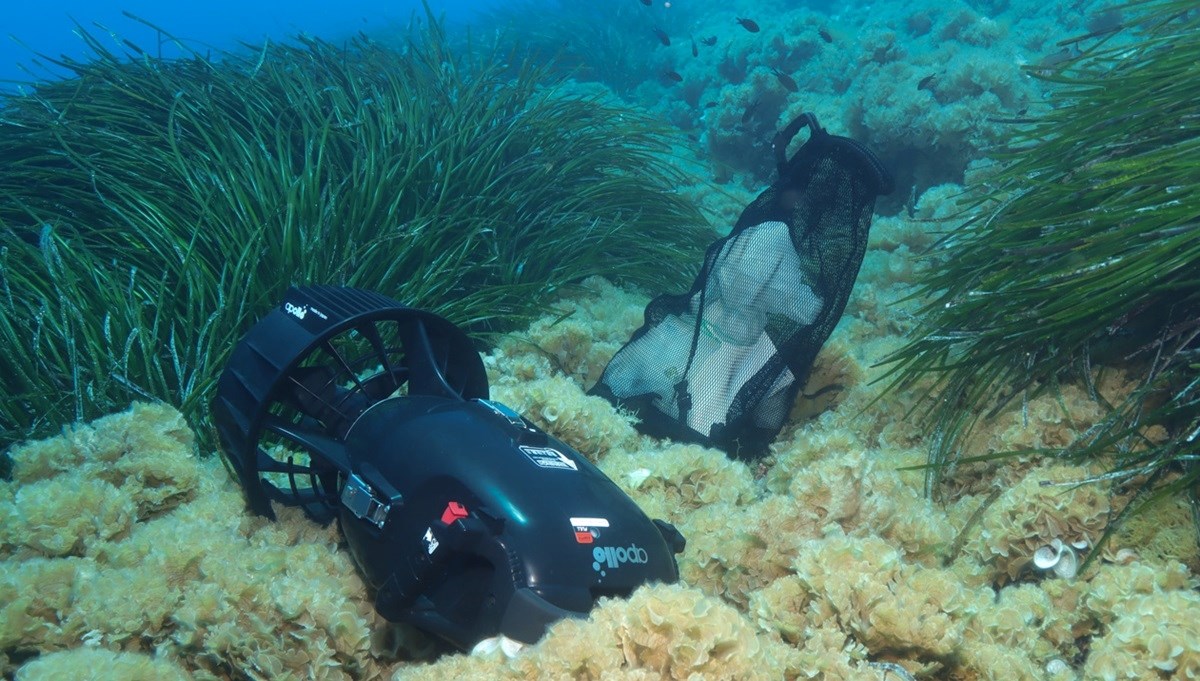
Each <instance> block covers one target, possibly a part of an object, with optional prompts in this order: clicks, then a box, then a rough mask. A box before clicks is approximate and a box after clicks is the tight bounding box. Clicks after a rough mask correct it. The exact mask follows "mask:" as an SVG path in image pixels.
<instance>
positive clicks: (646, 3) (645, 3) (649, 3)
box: [642, 0, 654, 7]
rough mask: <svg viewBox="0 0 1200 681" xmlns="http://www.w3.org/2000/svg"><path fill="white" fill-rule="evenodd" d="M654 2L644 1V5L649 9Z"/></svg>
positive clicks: (651, 0) (650, 0)
mask: <svg viewBox="0 0 1200 681" xmlns="http://www.w3.org/2000/svg"><path fill="white" fill-rule="evenodd" d="M653 2H654V0H642V4H643V5H645V6H647V7H649V6H650V5H651V4H653Z"/></svg>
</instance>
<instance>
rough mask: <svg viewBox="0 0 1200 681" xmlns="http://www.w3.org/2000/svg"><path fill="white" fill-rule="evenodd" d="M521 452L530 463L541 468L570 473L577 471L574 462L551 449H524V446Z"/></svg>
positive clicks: (577, 468)
mask: <svg viewBox="0 0 1200 681" xmlns="http://www.w3.org/2000/svg"><path fill="white" fill-rule="evenodd" d="M521 451H522V452H525V456H528V457H529V460H530V461H532V462H534V463H535V464H537V465H538V466H540V467H541V468H557V469H560V470H570V471H577V470H579V466H577V465H575V462H574V461H572V460H571V458H570V457H568V456H567V455H566V454H563V453H562V452H560V451H558V450H557V449H553V448H551V447H526V446H525V445H521Z"/></svg>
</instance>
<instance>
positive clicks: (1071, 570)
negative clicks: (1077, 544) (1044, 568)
mask: <svg viewBox="0 0 1200 681" xmlns="http://www.w3.org/2000/svg"><path fill="white" fill-rule="evenodd" d="M1078 572H1079V555H1078V554H1077V553H1075V549H1073V548H1071V547H1069V546H1064V547H1063V550H1062V553H1060V554H1058V563H1056V564H1055V565H1054V574H1056V575H1058V576H1059V577H1062V578H1063V579H1071V578H1073V577H1074V576H1075V575H1076V574H1077V573H1078Z"/></svg>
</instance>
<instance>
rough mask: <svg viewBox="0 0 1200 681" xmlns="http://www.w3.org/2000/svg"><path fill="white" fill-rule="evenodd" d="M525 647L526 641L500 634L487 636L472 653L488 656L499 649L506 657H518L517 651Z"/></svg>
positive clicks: (477, 644)
mask: <svg viewBox="0 0 1200 681" xmlns="http://www.w3.org/2000/svg"><path fill="white" fill-rule="evenodd" d="M524 647H525V644H524V643H521V642H520V641H517V640H514V639H511V638H509V637H507V636H505V635H503V634H501V635H500V636H493V637H491V638H485V639H483V640H482V641H480V642H479V643H476V644H475V647H474V648H472V649H471V654H472V655H484V656H487V655H491V654H492V653H494V652H495V651H497V650H499V651H500V652H502V653H504V656H505V657H509V658H511V657H516V656H517V653H519V652H521V649H522V648H524Z"/></svg>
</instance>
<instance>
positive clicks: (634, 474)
mask: <svg viewBox="0 0 1200 681" xmlns="http://www.w3.org/2000/svg"><path fill="white" fill-rule="evenodd" d="M649 477H650V469H649V468H638V469H636V470H633V471H630V472H629V484H630V485H631V486H632V487H633V488H634V489H637V488H639V487H641V486H642V483H643V482H646V479H647V478H649Z"/></svg>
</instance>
